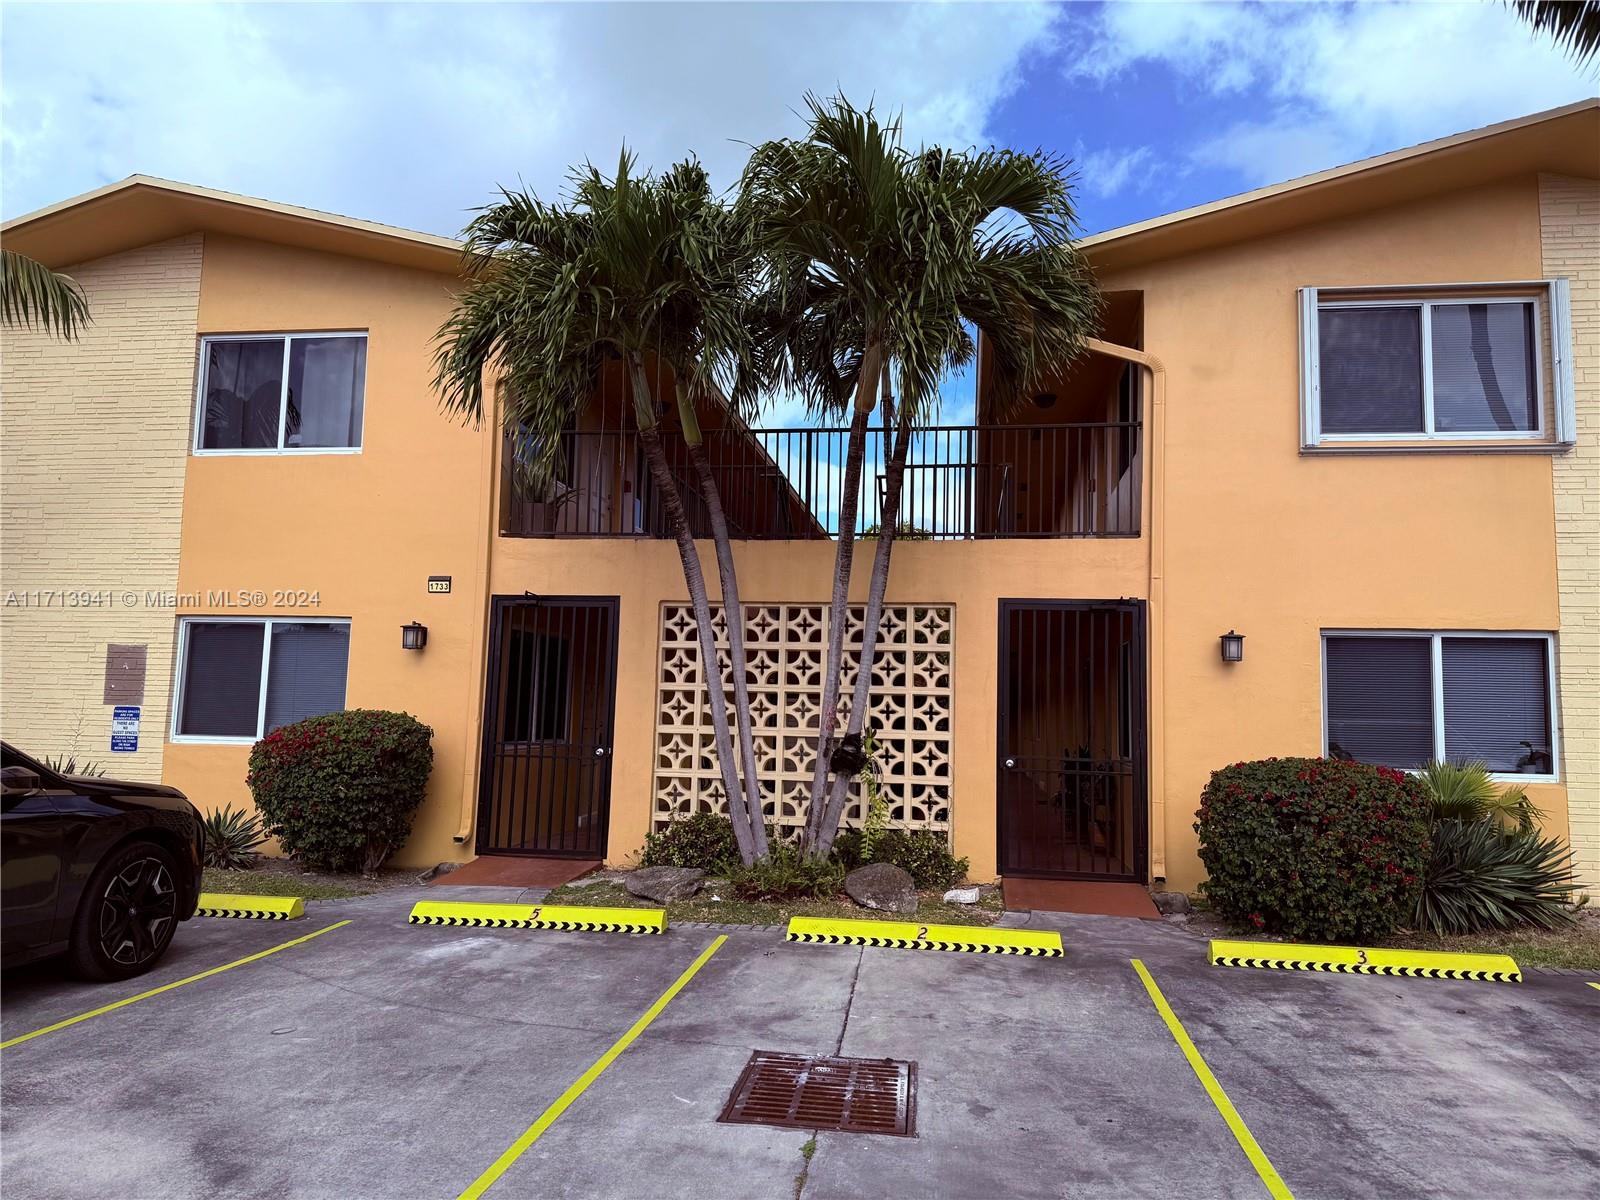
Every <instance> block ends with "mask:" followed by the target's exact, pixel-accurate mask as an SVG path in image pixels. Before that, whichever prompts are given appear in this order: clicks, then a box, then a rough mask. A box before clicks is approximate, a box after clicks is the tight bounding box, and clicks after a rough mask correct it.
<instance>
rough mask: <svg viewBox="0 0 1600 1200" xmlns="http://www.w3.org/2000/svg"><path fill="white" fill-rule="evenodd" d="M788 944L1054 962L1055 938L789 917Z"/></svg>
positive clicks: (1041, 933) (1042, 933)
mask: <svg viewBox="0 0 1600 1200" xmlns="http://www.w3.org/2000/svg"><path fill="white" fill-rule="evenodd" d="M785 938H786V940H787V941H791V942H815V943H821V944H823V945H827V946H885V947H889V948H891V949H896V950H954V951H964V952H966V953H969V954H1027V955H1033V956H1036V957H1042V958H1060V957H1062V955H1063V954H1064V953H1065V951H1064V950H1063V949H1062V947H1061V935H1060V934H1059V933H1056V932H1054V931H1053V930H1042V929H992V928H984V927H982V926H976V925H917V924H914V923H913V922H910V921H850V920H838V921H830V920H824V919H822V918H820V917H791V918H789V932H788V933H787V934H786V935H785Z"/></svg>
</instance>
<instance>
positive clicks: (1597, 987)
mask: <svg viewBox="0 0 1600 1200" xmlns="http://www.w3.org/2000/svg"><path fill="white" fill-rule="evenodd" d="M1589 986H1590V987H1592V988H1594V989H1595V990H1596V991H1600V983H1591V984H1590V985H1589Z"/></svg>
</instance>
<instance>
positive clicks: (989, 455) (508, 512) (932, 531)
mask: <svg viewBox="0 0 1600 1200" xmlns="http://www.w3.org/2000/svg"><path fill="white" fill-rule="evenodd" d="M1139 433H1140V430H1139V423H1138V422H1137V421H1110V422H1095V423H1082V424H1067V425H1038V424H1029V425H965V426H954V425H952V426H935V427H931V428H926V429H922V430H919V431H918V432H917V433H916V434H915V436H914V437H913V441H912V446H911V451H910V454H909V456H908V459H907V465H906V475H905V484H904V487H903V490H902V494H901V499H900V528H901V536H902V537H906V538H911V539H916V540H932V541H955V540H969V539H982V538H1063V537H1066V538H1072V537H1079V538H1081V537H1135V536H1137V535H1138V533H1139V529H1140V512H1139V503H1140V494H1139V476H1140V457H1141V456H1140V438H1139ZM848 438H849V430H847V429H746V428H743V427H742V426H737V425H734V426H728V427H726V428H722V429H718V430H712V431H708V432H707V434H706V452H707V455H708V457H709V458H710V461H711V466H712V471H713V473H714V474H715V476H716V479H717V485H718V488H719V490H720V492H721V495H722V502H723V506H724V508H725V510H726V513H727V518H728V526H729V530H730V532H731V533H732V535H733V536H734V537H735V538H737V539H741V540H755V539H823V538H831V537H835V536H837V534H838V514H839V501H840V498H841V495H842V491H843V479H844V460H845V450H846V445H847V441H848ZM666 444H667V450H668V459H669V465H670V467H671V470H672V473H673V475H674V476H675V477H676V479H677V481H678V488H679V491H680V493H681V494H682V496H683V498H684V503H685V506H686V508H687V509H688V512H689V519H690V524H691V527H692V529H693V531H694V535H695V536H696V537H709V536H710V523H709V521H708V520H707V517H706V511H705V506H704V503H703V502H702V501H701V499H700V494H699V488H698V486H697V485H696V484H695V482H694V475H693V471H692V468H691V466H690V463H689V460H688V454H687V451H686V450H685V448H684V446H683V444H682V441H681V439H679V438H677V437H676V435H675V434H673V435H670V436H668V437H667V439H666ZM887 454H888V444H887V439H886V437H885V434H884V431H883V430H881V429H880V430H872V431H871V432H870V433H869V434H868V444H867V456H866V461H865V463H864V465H863V470H862V478H861V484H860V490H859V494H858V497H857V505H858V508H857V529H858V530H861V531H864V532H865V531H870V530H872V529H874V528H875V527H876V526H877V524H878V522H879V515H880V513H881V511H882V501H883V491H884V485H885V475H884V465H885V461H886V458H887ZM516 461H517V458H516V454H515V453H514V450H513V446H512V443H511V441H510V440H508V441H507V453H506V454H505V455H504V462H505V466H504V468H503V477H502V496H503V497H504V500H503V503H502V506H501V523H500V532H501V533H502V535H504V536H506V537H666V536H668V535H669V531H668V528H667V519H666V512H665V509H664V508H663V506H662V504H661V501H660V496H659V495H658V493H657V489H656V487H655V485H654V483H653V481H652V480H651V479H650V476H649V473H648V471H647V470H646V469H645V464H644V461H643V454H642V450H641V448H640V446H639V443H638V437H637V434H635V433H633V432H632V431H629V430H623V431H588V430H573V431H570V432H567V433H565V434H563V435H562V446H561V455H560V461H559V465H558V467H557V468H556V470H555V471H554V473H553V475H554V477H553V478H552V479H551V480H549V481H548V482H546V483H544V484H542V485H541V484H539V483H536V482H534V481H531V480H529V479H527V478H526V477H524V474H523V473H522V472H521V471H519V470H517V469H516Z"/></svg>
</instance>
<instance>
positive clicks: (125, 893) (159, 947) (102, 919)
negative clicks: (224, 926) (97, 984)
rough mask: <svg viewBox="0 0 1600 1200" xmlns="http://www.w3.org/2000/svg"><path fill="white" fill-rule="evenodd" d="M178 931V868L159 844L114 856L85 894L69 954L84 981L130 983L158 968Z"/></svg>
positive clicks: (128, 848) (136, 845)
mask: <svg viewBox="0 0 1600 1200" xmlns="http://www.w3.org/2000/svg"><path fill="white" fill-rule="evenodd" d="M177 927H178V867H177V862H176V860H175V859H174V858H173V856H172V853H171V852H170V851H169V850H167V849H166V848H165V847H163V846H159V845H157V844H156V843H155V842H133V843H130V844H129V845H126V846H121V847H119V848H118V849H117V850H115V851H113V852H112V853H111V855H110V856H109V857H107V858H106V860H105V861H104V862H102V863H101V864H100V865H99V866H98V867H97V868H95V873H94V875H93V877H92V878H91V879H90V880H89V886H88V888H86V889H85V890H84V894H83V901H82V902H81V903H80V904H79V905H78V914H77V916H76V917H74V918H73V922H72V939H71V943H70V945H69V947H68V950H67V955H68V959H69V961H70V963H71V965H72V970H73V973H74V974H76V975H79V976H81V977H82V978H84V979H127V978H129V977H130V976H133V975H139V974H142V973H143V972H145V971H148V970H149V969H150V968H151V967H153V966H154V965H155V964H156V963H157V962H158V961H159V960H160V958H161V956H162V955H163V954H165V953H166V952H167V947H168V946H169V945H171V944H172V934H173V932H174V931H175V930H176V929H177Z"/></svg>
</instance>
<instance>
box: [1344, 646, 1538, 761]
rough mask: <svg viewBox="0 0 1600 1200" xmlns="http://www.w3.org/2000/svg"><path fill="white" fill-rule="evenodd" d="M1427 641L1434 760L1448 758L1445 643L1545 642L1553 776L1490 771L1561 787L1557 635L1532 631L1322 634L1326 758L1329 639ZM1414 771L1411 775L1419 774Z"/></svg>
mask: <svg viewBox="0 0 1600 1200" xmlns="http://www.w3.org/2000/svg"><path fill="white" fill-rule="evenodd" d="M1341 637H1343V638H1427V639H1428V641H1429V655H1428V662H1429V670H1430V676H1431V677H1430V680H1429V684H1430V686H1429V694H1430V697H1431V701H1432V707H1433V711H1432V714H1431V715H1432V719H1433V759H1432V760H1431V761H1434V762H1439V761H1442V760H1443V759H1444V758H1445V746H1446V741H1445V713H1444V639H1445V638H1493V639H1496V640H1500V641H1526V640H1529V639H1532V640H1537V641H1542V642H1543V643H1544V684H1545V705H1546V710H1547V711H1548V712H1549V714H1550V767H1551V769H1550V772H1549V773H1548V774H1543V775H1533V774H1524V773H1522V772H1519V771H1491V772H1490V778H1492V779H1494V780H1495V781H1496V782H1498V783H1560V782H1561V717H1560V713H1561V709H1560V707H1559V699H1560V697H1559V681H1558V680H1557V678H1556V665H1557V664H1556V635H1555V634H1553V633H1547V632H1544V631H1541V630H1530V629H1324V630H1322V631H1321V633H1320V634H1319V636H1318V650H1317V655H1318V660H1319V663H1320V666H1321V671H1322V757H1323V758H1327V757H1328V639H1329V638H1341ZM1415 771H1416V769H1415V768H1413V769H1412V772H1411V773H1413V774H1414V773H1415Z"/></svg>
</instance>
